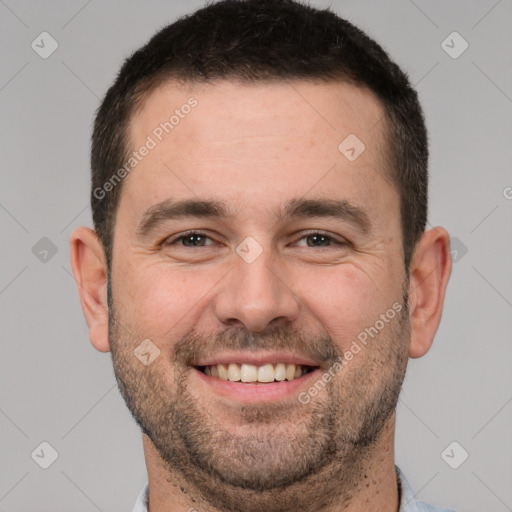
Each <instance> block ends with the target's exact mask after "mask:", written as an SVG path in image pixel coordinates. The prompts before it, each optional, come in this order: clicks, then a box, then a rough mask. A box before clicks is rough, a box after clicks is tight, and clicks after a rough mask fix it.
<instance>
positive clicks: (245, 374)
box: [204, 363, 307, 382]
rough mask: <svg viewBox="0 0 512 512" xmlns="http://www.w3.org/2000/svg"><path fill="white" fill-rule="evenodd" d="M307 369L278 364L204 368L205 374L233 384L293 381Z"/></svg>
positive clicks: (218, 365) (217, 365)
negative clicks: (238, 382)
mask: <svg viewBox="0 0 512 512" xmlns="http://www.w3.org/2000/svg"><path fill="white" fill-rule="evenodd" d="M306 372H307V368H306V367H303V366H301V365H295V364H286V363H277V364H276V365H273V364H270V363H268V364H264V365H262V366H255V365H253V364H245V363H243V364H237V363H231V364H229V365H224V364H215V365H211V366H205V367H204V373H205V374H206V375H210V376H212V377H218V378H219V379H222V380H230V381H232V382H237V381H242V382H274V380H278V381H282V380H293V379H298V378H299V377H301V376H302V375H304V373H306Z"/></svg>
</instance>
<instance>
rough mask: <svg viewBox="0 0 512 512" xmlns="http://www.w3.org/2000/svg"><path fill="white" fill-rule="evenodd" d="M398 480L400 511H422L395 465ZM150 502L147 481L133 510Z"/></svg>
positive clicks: (136, 511)
mask: <svg viewBox="0 0 512 512" xmlns="http://www.w3.org/2000/svg"><path fill="white" fill-rule="evenodd" d="M395 472H396V480H397V485H398V497H399V509H398V512H421V509H420V508H419V507H418V502H417V501H416V498H415V497H414V494H413V492H412V489H411V486H410V485H409V482H408V481H407V479H406V478H405V476H404V474H403V473H402V471H401V470H400V468H399V467H398V466H397V465H395ZM148 504H149V485H148V483H146V485H145V486H144V488H143V489H142V490H141V491H140V493H139V496H138V497H137V501H136V503H135V507H134V509H133V512H147V510H148Z"/></svg>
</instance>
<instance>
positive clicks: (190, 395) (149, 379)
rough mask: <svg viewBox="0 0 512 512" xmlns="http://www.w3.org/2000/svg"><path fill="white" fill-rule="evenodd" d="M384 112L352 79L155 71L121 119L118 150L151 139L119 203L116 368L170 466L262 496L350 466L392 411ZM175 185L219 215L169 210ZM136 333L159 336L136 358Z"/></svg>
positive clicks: (400, 315) (207, 485)
mask: <svg viewBox="0 0 512 512" xmlns="http://www.w3.org/2000/svg"><path fill="white" fill-rule="evenodd" d="M192 96H193V97H194V98H195V99H196V100H197V105H196V106H195V107H194V108H193V109H185V110H186V111H188V110H190V112H189V113H188V114H186V115H183V117H181V116H180V121H179V123H178V124H176V125H175V126H174V127H173V128H172V130H170V131H169V133H168V134H167V133H165V132H163V134H162V133H161V130H160V131H158V130H157V131H156V132H155V129H156V128H157V127H158V126H159V125H160V123H162V122H165V121H168V120H169V118H170V116H171V115H172V114H173V113H174V111H175V110H176V109H178V110H179V109H180V107H181V106H182V105H184V104H186V103H187V100H188V99H189V98H190V97H192ZM181 112H182V113H183V110H182V111H181ZM382 116H383V110H382V108H381V107H380V105H379V104H378V102H377V101H376V100H375V99H374V97H373V96H372V95H371V94H370V93H369V92H367V91H365V90H362V89H359V88H356V87H354V86H350V85H347V84H340V83H337V84H334V83H333V84H312V83H306V82H300V81H299V82H294V83H293V84H284V83H280V84H262V83H259V84H256V85H236V84H232V83H228V82H218V83H217V84H214V85H209V86H198V85H196V86H195V87H194V89H186V88H178V87H177V86H176V85H175V84H171V83H168V84H166V85H165V86H164V87H162V88H160V89H158V90H156V91H155V92H153V93H152V94H151V95H150V96H149V98H148V100H147V102H146V103H145V104H144V106H143V108H142V109H141V110H140V111H139V112H137V113H136V114H135V115H134V117H133V119H132V121H131V132H130V138H131V145H130V147H131V149H132V150H135V149H137V148H139V147H141V146H142V145H144V144H146V143H147V140H148V139H147V137H148V136H151V137H152V139H153V140H154V141H156V147H154V148H152V149H151V150H150V151H149V153H148V155H147V156H145V157H144V158H143V159H142V160H141V161H140V163H139V164H138V165H137V166H136V168H134V170H133V171H131V173H130V174H129V176H128V177H127V178H126V179H125V180H124V183H123V191H122V195H121V198H120V203H119V205H118V211H117V217H116V224H115V236H114V244H113V260H112V269H111V276H110V278H111V291H112V305H111V306H112V307H111V309H110V315H111V316H110V344H111V350H112V357H113V360H114V366H115V372H116V377H117V379H118V381H119V384H120V388H121V391H122V393H123V396H124V398H125V400H126V402H127V404H128V407H129V408H130V410H131V412H132V414H133V415H134V417H135V418H136V420H137V422H138V423H139V424H140V425H141V427H142V428H143V431H144V433H145V434H147V436H148V437H149V438H150V439H151V441H152V443H153V444H154V446H155V447H156V449H157V450H158V453H159V454H160V456H161V457H162V459H163V461H164V463H165V464H166V465H167V466H168V468H169V470H170V471H175V472H180V473H181V474H182V475H183V476H185V477H186V480H187V481H189V482H193V483H197V485H198V486H199V487H201V488H202V489H203V490H204V493H205V495H206V496H210V498H211V499H213V496H215V495H216V492H217V491H216V489H219V487H218V485H217V484H219V483H222V485H223V486H226V485H228V486H232V488H233V489H236V488H242V487H243V488H244V489H245V491H244V492H250V491H259V492H260V493H261V492H263V491H268V492H271V491H272V489H277V488H280V489H281V491H282V490H283V489H284V488H286V487H287V486H288V487H290V486H297V485H301V482H306V481H307V482H309V484H308V485H310V486H311V485H313V484H314V482H315V478H317V480H318V482H319V481H320V480H319V478H320V476H322V478H324V477H325V476H331V477H334V476H335V477H336V478H338V479H339V478H342V477H343V475H345V476H344V478H345V479H348V478H349V476H347V475H350V474H353V472H354V469H355V468H357V467H358V466H357V465H358V464H361V461H362V460H363V459H364V457H365V456H366V455H367V450H368V449H369V447H371V446H372V445H374V444H375V443H376V442H377V440H378V437H379V433H381V431H382V429H383V427H384V426H385V425H386V424H388V423H389V422H391V421H392V419H393V418H392V413H393V411H394V408H395V406H396V401H397V399H398V392H399V390H400V386H401V384H402V381H403V377H404V373H405V369H406V364H407V352H408V342H409V319H408V314H407V307H406V304H404V297H406V292H404V290H406V286H405V285H406V283H405V269H404V267H403V250H402V236H401V227H400V213H399V212H400V202H399V196H398V193H397V191H396V190H395V188H394V187H393V186H392V185H391V184H390V183H389V182H388V181H386V179H385V178H384V169H383V162H384V150H385V147H384V142H383V133H382V130H383V123H379V120H380V119H381V118H382ZM155 133H159V134H160V135H161V139H162V140H161V141H159V140H158V138H157V137H156V136H155ZM351 134H352V138H350V139H348V142H347V143H345V145H342V150H341V151H340V149H339V148H338V146H339V145H340V143H342V142H343V141H344V140H345V139H346V138H347V137H348V136H349V135H351ZM354 135H355V136H356V137H357V138H358V139H359V140H360V141H361V142H362V143H363V144H364V145H365V149H364V151H363V152H362V153H360V151H361V149H362V146H361V145H360V143H358V142H357V139H355V138H354V137H353V136H354ZM354 141H355V142H354ZM347 144H348V146H347ZM352 147H353V148H354V151H352V150H351V148H352ZM358 153H360V154H359V156H357V155H358ZM354 155H355V156H357V158H356V159H355V160H354ZM347 156H349V157H350V158H347ZM184 200H190V201H205V202H206V201H208V202H212V203H214V202H219V203H222V205H223V206H224V207H225V209H226V210H227V211H226V212H225V213H227V215H225V216H224V215H222V216H220V217H219V216H216V215H213V213H214V211H213V210H214V208H206V205H203V208H202V209H201V208H197V207H196V208H195V214H194V215H192V214H190V213H193V212H191V209H190V208H189V209H188V210H187V211H188V213H189V214H188V215H171V213H172V212H173V208H172V204H173V203H175V202H179V201H184ZM317 202H323V203H320V204H318V203H317ZM158 204H160V207H156V206H155V205H158ZM326 206H330V208H327V207H326ZM332 206H337V208H334V209H333V208H332ZM180 211H182V213H183V208H182V209H181V210H180ZM174 213H176V209H174ZM189 231H193V232H194V233H193V234H192V235H191V234H190V233H188V234H186V232H189ZM180 236H181V237H182V238H180ZM365 329H366V330H365ZM363 333H366V336H365V334H363ZM358 336H359V338H358ZM143 340H150V342H151V343H150V344H149V347H150V350H149V353H150V354H153V353H154V354H155V355H156V354H157V353H158V351H157V350H156V348H157V349H158V350H159V351H160V353H159V355H158V357H156V359H155V360H154V361H153V362H151V364H149V365H146V364H143V362H141V360H140V359H139V358H138V357H136V355H135V353H134V351H135V349H137V347H138V346H139V345H140V344H141V343H142V342H143ZM362 340H364V341H365V342H363V341H362ZM354 342H356V344H354ZM146 343H148V342H146ZM356 346H358V347H359V350H357V348H356ZM350 354H352V356H351V355H350ZM145 357H146V358H147V357H148V356H145ZM149 357H150V358H151V356H149ZM336 361H338V365H336ZM340 362H341V363H342V364H341V366H342V368H341V369H340ZM218 364H223V365H224V366H223V367H219V366H217V365H218ZM229 364H231V365H232V366H231V368H229ZM242 364H244V366H241V365H242ZM292 364H296V365H297V366H296V367H295V371H293V367H292V366H291V365H292ZM268 365H272V366H268ZM276 365H279V368H277V366H276ZM205 367H206V369H205ZM255 367H256V369H255ZM259 367H264V368H263V369H262V370H260V369H259ZM212 368H213V369H212ZM225 371H226V372H228V380H224V379H225V378H226V375H225V373H224V372H225ZM238 371H241V373H242V376H243V377H244V379H245V380H247V379H249V380H251V379H254V378H255V376H256V375H259V376H260V378H261V380H273V379H281V378H283V376H284V375H285V374H286V372H288V377H287V378H288V379H290V380H273V382H241V381H238V382H237V381H236V379H237V378H239V377H240V376H239V375H238ZM276 371H277V373H275V372H276ZM205 372H206V373H205ZM219 372H220V374H219ZM258 372H260V373H258ZM302 373H304V374H303V375H302ZM326 375H330V377H326ZM322 376H324V380H322ZM221 377H224V379H223V378H221ZM229 379H231V380H229ZM312 388H314V389H316V392H315V391H310V390H311V389H312ZM338 484H339V482H338ZM324 486H325V482H324ZM324 488H325V487H324ZM222 492H223V493H224V494H223V498H222V499H224V500H227V499H228V498H227V497H226V493H225V488H223V491H222ZM219 493H220V491H218V493H217V494H219ZM216 499H217V501H218V500H220V499H221V498H220V497H219V496H217V498H216Z"/></svg>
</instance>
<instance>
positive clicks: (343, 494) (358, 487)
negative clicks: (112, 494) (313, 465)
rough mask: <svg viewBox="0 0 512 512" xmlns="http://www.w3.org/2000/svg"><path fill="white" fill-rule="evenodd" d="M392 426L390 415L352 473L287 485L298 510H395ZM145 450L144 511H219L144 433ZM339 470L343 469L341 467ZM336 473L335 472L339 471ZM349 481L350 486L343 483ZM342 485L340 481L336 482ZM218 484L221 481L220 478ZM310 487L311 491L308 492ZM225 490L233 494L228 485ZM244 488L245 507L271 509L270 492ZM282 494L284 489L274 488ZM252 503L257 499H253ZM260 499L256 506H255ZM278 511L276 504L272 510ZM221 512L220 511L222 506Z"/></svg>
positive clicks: (396, 494)
mask: <svg viewBox="0 0 512 512" xmlns="http://www.w3.org/2000/svg"><path fill="white" fill-rule="evenodd" d="M394 431H395V415H394V414H393V415H392V416H391V418H389V420H388V422H387V423H386V424H385V426H384V428H383V430H382V432H381V433H380V436H379V438H378V440H377V441H376V443H375V444H374V445H372V447H371V448H369V449H368V453H367V454H365V455H364V456H363V457H360V460H358V461H357V463H355V465H354V466H353V467H354V470H353V471H354V475H353V478H348V479H347V478H341V479H340V481H337V479H336V477H335V476H334V477H333V473H332V472H331V473H330V477H328V476H327V475H324V474H319V475H313V476H312V477H311V480H312V481H311V482H308V483H306V486H304V484H302V487H301V488H300V489H299V487H297V488H296V489H288V491H290V493H294V492H295V493H296V494H297V499H300V501H296V502H297V503H300V510H301V511H310V512H366V511H368V510H379V512H397V511H398V507H399V500H400V497H399V495H398V490H397V479H396V473H395V464H394ZM143 446H144V455H145V459H146V466H147V470H148V482H149V508H148V512H192V511H199V512H203V511H204V512H206V511H208V512H221V511H220V510H219V509H217V508H216V507H215V506H213V505H212V504H211V503H209V502H207V501H205V500H204V499H203V497H202V495H201V490H200V489H198V488H196V487H195V486H193V485H191V484H190V482H187V481H186V480H185V479H184V477H183V476H182V474H181V473H180V472H178V471H177V470H173V469H172V468H168V467H166V464H165V462H164V461H163V460H162V458H161V457H160V455H159V453H158V451H157V450H156V448H155V446H154V445H153V443H152V442H151V440H150V439H149V438H148V437H147V436H146V435H143ZM340 469H341V471H342V470H343V468H340ZM338 474H339V473H338ZM345 481H346V482H349V481H350V482H352V486H351V488H347V487H348V486H344V485H343V482H345ZM340 484H341V485H340ZM219 485H222V483H219ZM310 490H311V491H310ZM226 492H231V493H233V489H228V490H226ZM236 492H240V493H245V495H244V496H243V499H244V500H245V503H247V504H249V503H250V502H251V501H253V504H254V506H252V507H251V506H248V507H247V509H255V510H262V509H263V504H264V503H265V505H264V506H265V510H269V511H271V510H272V507H271V506H269V503H272V501H271V499H268V500H267V499H266V498H270V497H268V496H267V497H265V498H264V497H263V496H262V495H261V493H259V494H258V493H254V492H253V491H250V492H248V491H245V490H242V489H236ZM279 492H280V493H281V494H282V493H283V492H284V491H283V490H281V489H279ZM299 497H300V498H299ZM256 502H257V503H256ZM258 504H261V507H260V506H258ZM276 510H277V509H276ZM222 512H225V510H223V511H222Z"/></svg>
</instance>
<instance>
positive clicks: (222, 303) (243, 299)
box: [213, 250, 300, 332]
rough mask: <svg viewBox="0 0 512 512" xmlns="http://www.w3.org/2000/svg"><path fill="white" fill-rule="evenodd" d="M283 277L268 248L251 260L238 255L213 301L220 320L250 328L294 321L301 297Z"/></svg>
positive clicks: (230, 324) (281, 268)
mask: <svg viewBox="0 0 512 512" xmlns="http://www.w3.org/2000/svg"><path fill="white" fill-rule="evenodd" d="M286 277H287V276H286V272H285V269H284V266H283V265H280V264H279V262H276V261H275V259H274V258H273V256H272V254H271V253H270V250H264V251H263V253H262V254H260V256H259V257H258V258H257V259H256V260H255V261H252V262H251V263H248V262H246V261H244V259H242V258H241V257H237V258H236V260H235V263H234V268H233V269H232V270H231V272H228V274H227V275H226V278H225V279H223V280H222V281H221V283H219V288H218V292H217V295H216V296H215V298H214V301H213V307H214V310H215V315H216V316H217V318H218V320H219V322H221V323H222V324H224V325H226V326H236V325H237V324H238V325H243V326H245V328H246V329H247V330H249V331H252V332H262V331H264V330H266V329H268V328H271V327H275V325H277V324H280V323H289V322H294V321H295V320H296V319H297V317H298V315H299V310H300V300H299V298H298V297H297V295H296V294H295V293H294V292H293V290H292V288H291V283H289V282H287V281H288V280H287V279H286ZM274 324H275V325H274Z"/></svg>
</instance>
